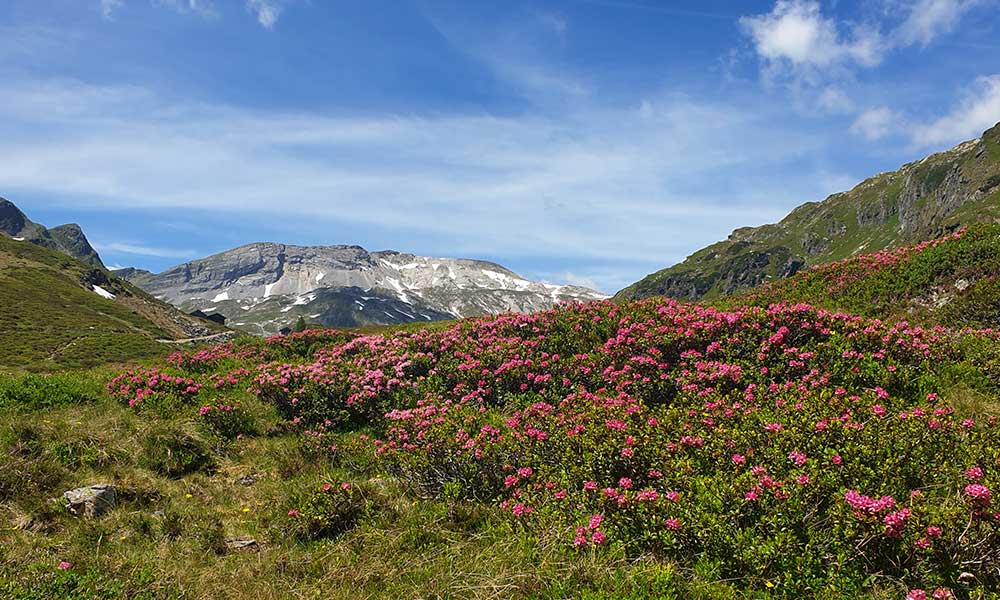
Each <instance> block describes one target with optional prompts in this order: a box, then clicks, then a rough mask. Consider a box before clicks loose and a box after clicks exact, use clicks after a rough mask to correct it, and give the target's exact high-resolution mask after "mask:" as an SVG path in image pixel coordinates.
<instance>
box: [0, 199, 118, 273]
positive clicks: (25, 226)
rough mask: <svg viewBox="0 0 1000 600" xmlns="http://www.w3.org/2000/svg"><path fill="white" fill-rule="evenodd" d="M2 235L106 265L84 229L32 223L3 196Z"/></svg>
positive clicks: (0, 223) (91, 262) (0, 231)
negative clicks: (51, 226) (49, 226)
mask: <svg viewBox="0 0 1000 600" xmlns="http://www.w3.org/2000/svg"><path fill="white" fill-rule="evenodd" d="M0 234H5V235H7V236H9V237H12V238H17V239H18V240H24V241H28V242H31V243H32V244H36V245H39V246H44V247H46V248H50V249H52V250H57V251H59V252H62V253H63V254H68V255H70V256H72V257H74V258H77V259H80V260H82V261H83V262H85V263H88V264H91V265H93V266H96V267H104V263H102V262H101V257H100V256H98V254H97V251H96V250H94V248H93V246H91V245H90V242H89V241H87V236H85V235H84V234H83V230H82V229H80V226H79V225H77V224H75V223H70V224H67V225H59V226H58V227H53V228H52V229H46V228H45V227H43V226H42V225H39V224H38V223H34V222H32V221H31V220H30V219H28V217H27V216H25V214H24V213H23V212H21V210H20V209H19V208H18V207H17V206H15V205H14V203H13V202H10V201H9V200H5V199H4V198H0Z"/></svg>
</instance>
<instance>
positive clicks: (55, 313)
mask: <svg viewBox="0 0 1000 600" xmlns="http://www.w3.org/2000/svg"><path fill="white" fill-rule="evenodd" d="M88 277H96V278H101V277H106V273H104V272H103V271H101V270H99V269H96V268H94V267H92V266H90V265H86V264H84V263H81V262H79V261H77V260H75V259H72V258H70V257H68V256H65V255H63V254H60V253H59V252H56V251H53V250H49V249H47V248H42V247H39V246H35V245H33V244H30V243H27V242H18V241H14V240H11V239H8V238H6V237H5V236H0V306H3V310H2V311H0V367H5V368H7V369H28V370H33V371H39V372H51V371H56V370H63V369H84V368H89V367H93V366H99V365H104V364H109V363H122V362H126V361H130V360H143V359H149V358H154V357H161V356H164V355H166V354H167V353H169V352H172V351H173V350H174V348H171V347H170V346H168V345H165V344H162V343H160V342H157V341H156V340H157V339H159V338H166V339H174V338H182V337H186V336H184V335H183V334H182V333H181V332H180V331H178V330H177V325H176V323H175V321H176V320H177V319H178V318H181V315H180V313H178V312H177V311H176V310H174V309H172V308H170V307H168V306H167V305H165V304H163V303H161V302H159V301H157V300H155V299H153V298H151V297H149V296H148V294H145V293H144V292H142V291H140V290H138V289H137V288H134V287H133V286H131V285H129V284H127V283H125V282H123V281H121V280H114V281H113V282H111V283H110V284H108V287H112V286H113V287H114V292H115V293H117V294H118V295H119V301H109V300H106V299H104V298H102V297H100V296H98V295H97V294H96V293H94V292H93V291H91V290H90V288H89V287H88V286H87V285H86V284H84V283H82V282H83V281H84V280H86V279H87V278H88ZM109 281H110V280H109Z"/></svg>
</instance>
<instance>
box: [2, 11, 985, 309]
mask: <svg viewBox="0 0 1000 600" xmlns="http://www.w3.org/2000/svg"><path fill="white" fill-rule="evenodd" d="M0 78H2V81H3V86H2V91H0V196H3V197H5V198H7V199H9V200H11V201H12V202H14V203H15V204H17V205H18V206H19V207H21V209H22V210H24V211H25V212H26V213H27V214H28V216H29V217H30V218H32V219H33V220H35V221H38V222H41V223H43V224H46V225H48V226H54V225H57V224H60V223H64V222H76V223H80V224H81V225H82V226H83V228H84V230H85V232H86V233H87V235H88V237H89V238H90V239H91V241H92V243H93V244H94V245H95V246H96V247H97V249H98V251H99V252H100V253H101V255H102V257H103V259H104V261H105V263H107V264H108V265H112V266H136V267H141V268H146V269H149V270H152V271H161V270H163V269H165V268H167V267H170V266H172V265H175V264H179V263H183V262H185V261H187V260H191V259H194V258H199V257H203V256H207V255H210V254H213V253H216V252H220V251H223V250H226V249H228V248H231V247H234V246H237V245H241V244H245V243H250V242H255V241H277V242H283V243H288V244H308V245H312V244H316V245H325V244H358V245H361V246H364V247H365V248H368V249H369V250H382V249H394V250H399V251H404V252H411V253H414V254H420V255H429V256H448V257H465V258H481V259H487V260H493V261H495V262H499V263H501V264H503V265H505V266H507V267H509V268H512V269H513V270H515V271H517V272H519V273H520V274H522V275H524V276H526V277H530V278H533V279H541V280H546V281H551V282H555V283H575V284H580V285H586V286H590V287H594V288H597V289H600V290H602V291H605V292H608V293H613V292H615V291H616V290H618V289H620V288H622V287H624V286H626V285H628V284H630V283H632V282H633V281H636V280H638V279H640V278H641V277H643V276H644V275H646V274H647V273H650V272H653V271H656V270H658V269H660V268H663V267H666V266H669V265H671V264H674V263H676V262H679V261H681V260H683V259H684V257H685V256H687V255H689V254H690V253H692V252H694V251H695V250H697V249H698V248H701V247H703V246H705V245H708V244H710V243H712V242H714V241H717V240H719V239H724V238H725V237H726V236H727V235H728V234H729V233H730V232H731V231H732V230H733V229H735V228H737V227H742V226H747V225H759V224H763V223H767V222H774V221H777V220H779V219H780V218H781V217H782V216H784V215H785V214H786V213H787V212H788V211H789V210H791V209H792V208H794V207H795V206H797V205H799V204H801V203H803V202H807V201H815V200H821V199H823V198H824V197H826V196H827V195H829V194H831V193H834V192H838V191H843V190H846V189H850V188H851V187H853V186H854V185H855V184H857V183H858V182H860V181H861V180H863V179H864V178H866V177H868V176H870V175H873V174H875V173H878V172H882V171H887V170H894V169H896V168H898V167H899V166H900V165H901V164H903V163H905V162H909V161H911V160H915V159H918V158H921V157H923V156H925V155H926V154H929V153H931V152H935V151H940V150H944V149H947V148H950V147H952V146H954V145H955V144H957V143H959V142H961V141H963V140H966V139H971V138H974V137H977V136H978V135H979V134H980V133H982V131H983V130H985V129H987V128H989V127H991V126H992V125H993V124H995V123H996V122H998V121H1000V0H914V1H903V0H871V1H868V2H849V1H846V0H837V1H825V2H814V1H808V0H778V1H777V2H774V1H773V0H770V1H763V2H734V1H715V0H701V1H690V2H683V1H678V2H667V1H665V0H659V1H657V0H538V1H533V2H526V1H522V0H504V1H503V2H495V1H493V0H490V1H486V0H3V2H2V7H0Z"/></svg>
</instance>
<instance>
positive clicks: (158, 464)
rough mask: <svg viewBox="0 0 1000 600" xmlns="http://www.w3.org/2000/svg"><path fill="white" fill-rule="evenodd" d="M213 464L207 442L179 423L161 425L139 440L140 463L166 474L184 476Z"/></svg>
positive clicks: (167, 475)
mask: <svg viewBox="0 0 1000 600" xmlns="http://www.w3.org/2000/svg"><path fill="white" fill-rule="evenodd" d="M212 464H213V460H212V453H211V448H210V447H209V444H208V443H207V442H206V441H205V440H203V439H202V438H201V437H200V436H198V435H197V434H196V433H193V432H191V431H187V430H186V429H184V428H183V427H180V426H178V425H173V424H170V425H161V426H159V427H158V428H156V429H153V430H151V431H150V432H149V433H148V434H147V435H146V437H145V438H144V439H143V442H142V454H141V457H140V465H141V466H143V467H145V468H147V469H150V470H152V471H155V472H157V473H159V474H160V475H164V476H166V477H183V476H184V475H188V474H191V473H194V472H196V471H202V470H207V469H209V468H210V467H211V466H212Z"/></svg>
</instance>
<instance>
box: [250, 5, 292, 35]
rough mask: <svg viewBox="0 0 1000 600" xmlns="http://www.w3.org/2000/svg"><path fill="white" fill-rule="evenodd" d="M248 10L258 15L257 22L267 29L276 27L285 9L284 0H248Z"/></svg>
mask: <svg viewBox="0 0 1000 600" xmlns="http://www.w3.org/2000/svg"><path fill="white" fill-rule="evenodd" d="M246 3H247V10H249V11H250V12H252V13H253V14H254V15H255V16H256V17H257V22H258V23H260V24H261V25H262V26H263V27H264V28H265V29H274V26H275V25H276V24H277V23H278V18H279V17H280V16H281V13H282V12H283V11H284V10H285V3H284V1H283V0H246Z"/></svg>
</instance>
